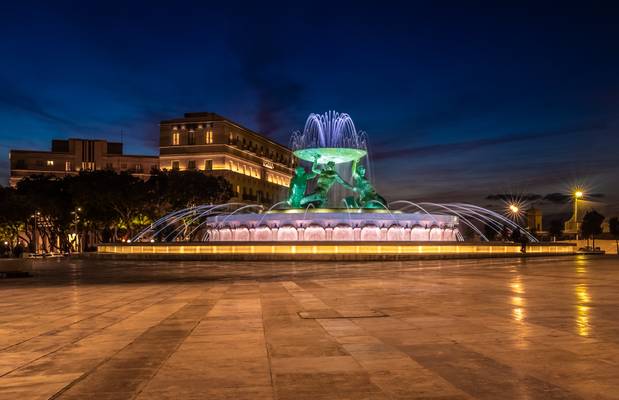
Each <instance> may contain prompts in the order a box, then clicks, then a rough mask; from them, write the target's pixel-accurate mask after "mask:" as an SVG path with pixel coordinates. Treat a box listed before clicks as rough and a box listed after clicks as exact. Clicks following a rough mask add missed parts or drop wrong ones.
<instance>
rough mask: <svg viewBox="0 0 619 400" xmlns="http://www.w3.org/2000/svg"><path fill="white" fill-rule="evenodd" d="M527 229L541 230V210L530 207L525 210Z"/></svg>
mask: <svg viewBox="0 0 619 400" xmlns="http://www.w3.org/2000/svg"><path fill="white" fill-rule="evenodd" d="M526 220H527V229H528V230H529V231H531V232H542V230H543V228H542V226H543V225H542V210H540V209H539V208H534V207H531V208H529V209H528V210H527V212H526Z"/></svg>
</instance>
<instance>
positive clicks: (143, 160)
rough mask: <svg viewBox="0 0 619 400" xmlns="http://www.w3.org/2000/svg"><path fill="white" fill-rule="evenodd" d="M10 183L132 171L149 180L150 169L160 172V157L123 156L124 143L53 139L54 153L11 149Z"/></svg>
mask: <svg viewBox="0 0 619 400" xmlns="http://www.w3.org/2000/svg"><path fill="white" fill-rule="evenodd" d="M9 159H10V165H11V173H10V178H9V184H10V185H11V186H13V187H14V186H15V185H17V182H19V181H20V180H22V179H24V178H25V177H27V176H31V175H52V176H58V177H63V176H66V175H75V174H77V173H79V171H84V170H86V171H95V170H105V169H107V170H113V171H116V172H121V171H129V172H130V173H131V174H133V175H135V176H137V177H140V178H142V179H147V178H148V177H149V176H150V174H149V172H150V171H151V169H153V168H154V169H158V167H159V158H158V157H157V156H146V155H128V154H123V144H122V143H116V142H108V141H105V140H89V139H68V140H52V150H51V151H36V150H11V151H10V153H9Z"/></svg>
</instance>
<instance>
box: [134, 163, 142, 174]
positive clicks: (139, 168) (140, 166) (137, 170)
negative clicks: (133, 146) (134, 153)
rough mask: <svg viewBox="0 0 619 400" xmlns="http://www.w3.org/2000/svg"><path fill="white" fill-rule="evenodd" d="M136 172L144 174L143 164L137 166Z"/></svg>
mask: <svg viewBox="0 0 619 400" xmlns="http://www.w3.org/2000/svg"><path fill="white" fill-rule="evenodd" d="M135 170H136V172H142V164H135Z"/></svg>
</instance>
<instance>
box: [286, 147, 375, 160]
mask: <svg viewBox="0 0 619 400" xmlns="http://www.w3.org/2000/svg"><path fill="white" fill-rule="evenodd" d="M366 154H367V151H366V150H363V149H354V148H349V147H314V148H308V149H300V150H296V151H295V152H294V155H295V156H297V157H298V158H299V159H301V160H305V161H309V162H314V161H315V160H316V156H318V159H317V160H316V161H317V162H318V163H319V164H326V163H328V162H329V161H333V162H334V163H336V164H343V163H349V162H353V161H357V160H359V159H361V158H363V157H365V155H366Z"/></svg>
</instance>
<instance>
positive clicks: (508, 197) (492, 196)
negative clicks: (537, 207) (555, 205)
mask: <svg viewBox="0 0 619 400" xmlns="http://www.w3.org/2000/svg"><path fill="white" fill-rule="evenodd" d="M542 197H543V196H542V195H540V194H534V193H528V194H522V195H516V196H514V195H512V194H506V193H501V194H490V195H488V196H486V200H503V201H509V200H513V199H518V200H521V201H536V200H540V199H541V198H542Z"/></svg>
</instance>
